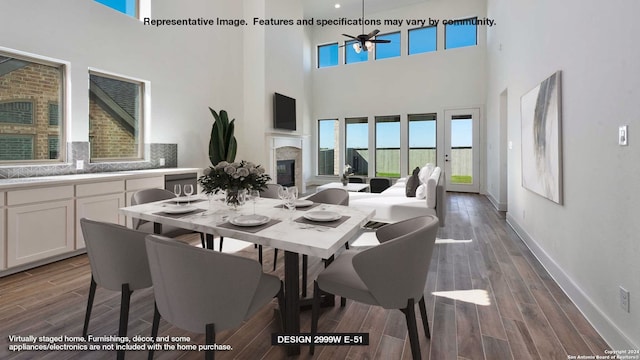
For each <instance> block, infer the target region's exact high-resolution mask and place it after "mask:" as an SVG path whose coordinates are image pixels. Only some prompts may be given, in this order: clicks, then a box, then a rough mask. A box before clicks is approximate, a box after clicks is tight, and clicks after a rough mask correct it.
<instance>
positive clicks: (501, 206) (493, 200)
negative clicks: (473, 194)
mask: <svg viewBox="0 0 640 360" xmlns="http://www.w3.org/2000/svg"><path fill="white" fill-rule="evenodd" d="M486 196H487V199H489V201H490V202H491V204H492V205H493V207H494V208H496V210H498V211H507V204H506V203H501V202H498V200H496V198H495V197H494V196H493V195H492V194H491V193H489V192H487V194H486Z"/></svg>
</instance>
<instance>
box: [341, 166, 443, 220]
mask: <svg viewBox="0 0 640 360" xmlns="http://www.w3.org/2000/svg"><path fill="white" fill-rule="evenodd" d="M424 185H425V188H426V198H423V199H421V198H416V197H407V196H406V190H405V188H406V178H402V179H400V180H398V181H397V182H396V183H395V184H394V185H393V186H391V187H389V188H388V189H386V190H384V191H383V192H381V193H379V194H374V193H365V192H350V193H349V206H352V207H355V208H360V209H363V210H371V209H374V210H375V211H376V213H375V215H374V217H373V219H372V220H374V221H379V222H386V223H393V222H397V221H400V220H405V219H409V218H412V217H416V216H420V215H427V214H428V215H436V216H437V217H438V219H439V220H440V226H444V222H445V214H446V211H445V204H446V200H445V189H444V173H443V171H442V169H441V168H439V167H435V168H434V169H433V172H432V173H431V175H430V176H429V177H428V179H427V181H426V183H425V184H424Z"/></svg>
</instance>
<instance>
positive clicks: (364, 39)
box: [342, 0, 391, 54]
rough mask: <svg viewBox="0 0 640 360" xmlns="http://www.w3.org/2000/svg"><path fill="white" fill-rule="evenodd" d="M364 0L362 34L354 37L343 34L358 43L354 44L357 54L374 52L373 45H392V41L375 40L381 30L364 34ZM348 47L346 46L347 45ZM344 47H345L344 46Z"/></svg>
mask: <svg viewBox="0 0 640 360" xmlns="http://www.w3.org/2000/svg"><path fill="white" fill-rule="evenodd" d="M364 23H365V21H364V0H362V34H360V35H358V36H352V35H348V34H342V35H344V36H346V37H348V38H351V39H353V40H355V41H356V42H355V43H354V44H353V50H355V51H356V53H358V54H359V53H360V51H362V50H364V51H370V50H373V44H382V43H390V42H391V40H378V39H374V37H375V36H376V35H378V33H379V32H380V30H378V29H375V30H373V31H372V32H370V33H368V34H365V32H364ZM345 45H346V44H345ZM343 46H344V45H343Z"/></svg>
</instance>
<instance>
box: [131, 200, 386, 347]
mask: <svg viewBox="0 0 640 360" xmlns="http://www.w3.org/2000/svg"><path fill="white" fill-rule="evenodd" d="M297 204H298V206H296V207H295V209H289V208H286V207H284V206H283V202H282V201H281V200H278V199H269V198H259V199H256V201H255V202H254V203H252V202H247V203H246V204H245V205H244V206H241V207H238V208H237V209H235V210H234V209H232V208H230V207H228V206H227V205H225V203H224V201H221V199H219V198H217V197H213V196H210V197H209V198H207V197H205V196H204V195H203V194H201V195H197V196H192V197H191V199H188V201H187V202H186V203H185V202H184V199H180V198H176V199H169V200H163V201H158V202H152V203H146V204H140V205H134V206H127V207H123V208H120V209H119V211H120V213H121V214H123V215H125V216H128V217H132V218H137V219H142V220H146V221H150V222H153V223H154V232H156V233H160V232H161V227H162V225H170V226H174V227H179V228H183V229H188V230H192V231H195V232H200V233H204V234H206V235H207V238H208V239H209V241H207V245H206V247H207V248H210V249H213V241H212V239H213V237H214V236H220V237H227V238H233V239H238V240H243V241H246V242H250V243H254V244H258V245H262V246H270V247H272V248H277V249H280V250H283V251H284V254H285V255H284V299H285V301H284V309H280V311H281V312H282V313H283V316H282V320H283V328H284V329H283V330H284V333H286V334H299V333H300V304H301V300H303V299H301V297H300V285H299V280H300V270H299V267H300V265H299V258H300V255H308V256H315V257H319V258H322V259H330V258H332V256H334V254H336V253H338V252H339V251H340V250H341V249H342V248H344V245H345V243H347V242H348V241H349V240H351V239H354V238H355V237H357V236H358V235H360V234H361V233H362V232H363V231H366V230H365V229H363V225H365V224H366V223H367V222H368V221H369V219H371V218H372V217H373V215H374V213H375V210H371V211H363V210H360V209H355V208H351V207H349V206H342V205H331V204H320V203H312V202H310V201H306V200H304V199H301V200H299V201H297ZM299 353H300V347H299V346H296V345H294V346H287V354H288V355H296V354H299Z"/></svg>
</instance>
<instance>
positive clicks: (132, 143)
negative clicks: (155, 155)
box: [89, 71, 145, 161]
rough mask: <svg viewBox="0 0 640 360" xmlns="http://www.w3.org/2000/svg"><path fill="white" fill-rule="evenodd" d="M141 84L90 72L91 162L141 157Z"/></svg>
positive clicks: (142, 84)
mask: <svg viewBox="0 0 640 360" xmlns="http://www.w3.org/2000/svg"><path fill="white" fill-rule="evenodd" d="M144 87H145V84H144V83H143V82H142V81H139V80H131V79H126V78H123V77H117V76H112V75H106V74H103V73H98V72H94V71H91V72H90V75H89V143H90V148H91V161H114V160H141V159H142V157H143V155H142V154H143V151H142V149H143V142H142V133H143V132H142V129H143V124H144V121H143V119H144V116H143V99H144Z"/></svg>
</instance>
